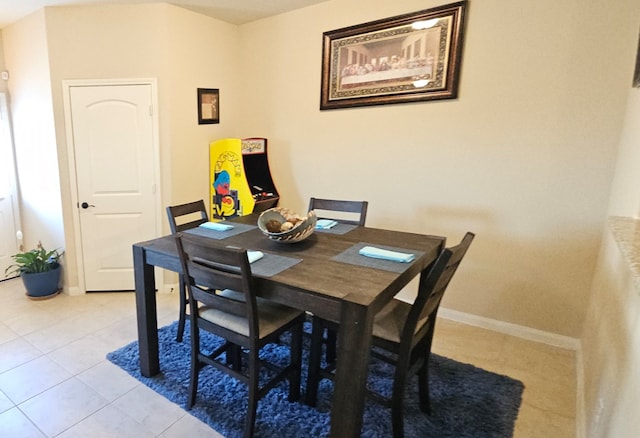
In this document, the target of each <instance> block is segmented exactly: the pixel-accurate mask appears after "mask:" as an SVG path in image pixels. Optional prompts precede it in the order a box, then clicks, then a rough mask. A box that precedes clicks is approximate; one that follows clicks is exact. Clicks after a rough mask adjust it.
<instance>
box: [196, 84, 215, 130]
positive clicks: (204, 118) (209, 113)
mask: <svg viewBox="0 0 640 438" xmlns="http://www.w3.org/2000/svg"><path fill="white" fill-rule="evenodd" d="M214 123H220V90H219V89H217V88H198V125H211V124H214Z"/></svg>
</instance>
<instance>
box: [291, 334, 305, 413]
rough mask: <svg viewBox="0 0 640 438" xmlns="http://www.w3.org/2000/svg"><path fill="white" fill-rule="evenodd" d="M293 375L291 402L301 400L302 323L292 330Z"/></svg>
mask: <svg viewBox="0 0 640 438" xmlns="http://www.w3.org/2000/svg"><path fill="white" fill-rule="evenodd" d="M289 348H290V354H291V356H290V359H289V360H290V364H291V367H292V369H291V374H290V377H289V401H290V402H295V401H298V400H299V399H300V374H301V369H302V323H300V324H298V325H296V326H295V327H293V328H292V329H291V345H290V347H289Z"/></svg>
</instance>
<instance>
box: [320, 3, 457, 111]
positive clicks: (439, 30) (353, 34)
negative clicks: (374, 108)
mask: <svg viewBox="0 0 640 438" xmlns="http://www.w3.org/2000/svg"><path fill="white" fill-rule="evenodd" d="M466 4H467V2H466V0H465V1H461V2H457V3H451V4H448V5H444V6H438V7H435V8H431V9H426V10H423V11H418V12H413V13H410V14H404V15H398V16H395V17H390V18H385V19H383V20H377V21H371V22H369V23H364V24H359V25H356V26H350V27H345V28H342V29H337V30H332V31H328V32H324V33H323V46H322V86H321V93H320V94H321V97H320V109H321V110H328V109H336V108H348V107H356V106H368V105H384V104H392V103H406V102H417V101H425V100H434V99H454V98H456V97H457V95H458V78H459V74H460V63H461V56H462V42H463V33H464V31H463V28H464V16H465V9H466Z"/></svg>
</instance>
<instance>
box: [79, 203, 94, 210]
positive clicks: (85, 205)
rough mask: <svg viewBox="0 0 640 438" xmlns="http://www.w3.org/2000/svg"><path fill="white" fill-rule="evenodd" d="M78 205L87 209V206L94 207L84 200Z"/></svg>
mask: <svg viewBox="0 0 640 438" xmlns="http://www.w3.org/2000/svg"><path fill="white" fill-rule="evenodd" d="M80 207H82V208H85V209H87V208H89V207H95V205H93V204H87V203H86V202H83V203H82V204H80Z"/></svg>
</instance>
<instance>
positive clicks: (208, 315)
mask: <svg viewBox="0 0 640 438" xmlns="http://www.w3.org/2000/svg"><path fill="white" fill-rule="evenodd" d="M219 294H220V295H224V296H226V297H229V298H233V299H236V300H238V301H244V295H243V294H241V293H239V292H235V291H232V290H229V289H225V290H223V291H221V292H220V293H219ZM257 301H258V303H257V304H258V316H259V318H258V320H259V322H258V324H259V329H260V333H259V337H260V339H263V338H265V337H267V336H269V335H270V334H272V333H273V332H274V331H276V330H277V329H279V328H280V327H282V326H283V325H286V324H288V323H289V322H291V321H293V320H294V319H296V318H297V317H299V316H300V315H303V314H304V312H302V311H301V310H298V309H294V308H291V307H287V306H283V305H280V304H276V303H274V302H272V301H269V300H265V299H262V298H257ZM199 313H200V317H201V318H202V319H206V320H207V321H210V322H212V323H213V324H217V325H219V326H222V327H225V328H227V329H229V330H231V331H234V332H236V333H239V334H241V335H243V336H249V323H248V321H247V318H246V317H244V316H239V315H233V314H230V313H227V312H223V311H221V310H219V309H214V308H211V307H206V306H202V307H200V309H199Z"/></svg>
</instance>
